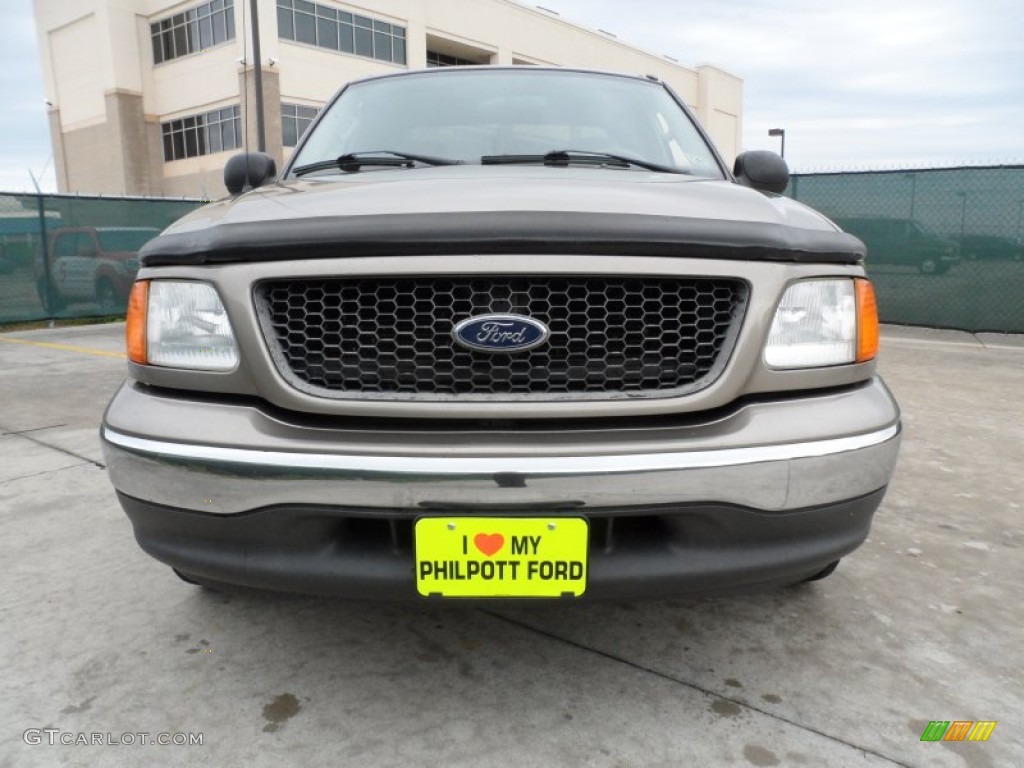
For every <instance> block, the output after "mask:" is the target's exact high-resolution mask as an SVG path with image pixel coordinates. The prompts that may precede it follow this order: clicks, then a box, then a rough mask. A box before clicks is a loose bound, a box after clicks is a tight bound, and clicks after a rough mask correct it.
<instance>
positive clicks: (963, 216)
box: [956, 192, 967, 246]
mask: <svg viewBox="0 0 1024 768" xmlns="http://www.w3.org/2000/svg"><path fill="white" fill-rule="evenodd" d="M956 196H957V197H959V198H960V243H961V246H962V245H963V241H964V225H965V224H966V222H967V193H966V192H957V193H956Z"/></svg>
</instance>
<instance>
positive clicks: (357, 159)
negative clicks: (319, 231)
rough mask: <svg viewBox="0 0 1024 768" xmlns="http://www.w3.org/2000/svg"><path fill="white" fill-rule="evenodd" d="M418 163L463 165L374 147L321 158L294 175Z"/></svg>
mask: <svg viewBox="0 0 1024 768" xmlns="http://www.w3.org/2000/svg"><path fill="white" fill-rule="evenodd" d="M416 163H422V164H423V165H462V163H463V161H462V160H450V159H449V158H447V157H431V156H430V155H414V154H412V153H411V152H392V151H391V150H390V149H374V150H369V151H366V152H349V153H348V154H345V155H342V156H341V157H337V158H335V159H333V160H319V161H317V162H315V163H307V164H306V165H300V166H299V167H298V168H292V175H294V176H303V175H305V174H307V173H313V172H315V171H327V170H341V171H345V173H355V172H356V171H359V170H361V169H362V168H363V167H364V166H368V165H378V166H384V167H394V168H413V167H415V165H416Z"/></svg>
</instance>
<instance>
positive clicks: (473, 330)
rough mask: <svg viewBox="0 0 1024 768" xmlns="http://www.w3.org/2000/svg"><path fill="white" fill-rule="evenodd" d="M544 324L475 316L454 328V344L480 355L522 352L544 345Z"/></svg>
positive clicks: (524, 319)
mask: <svg viewBox="0 0 1024 768" xmlns="http://www.w3.org/2000/svg"><path fill="white" fill-rule="evenodd" d="M549 333H550V331H549V330H548V327H547V326H546V325H544V323H542V322H540V321H539V320H534V319H533V318H532V317H523V316H522V315H478V316H476V317H471V318H469V319H467V320H463V321H462V322H461V323H459V324H458V325H456V326H455V330H454V331H452V335H453V336H454V337H455V341H456V343H457V344H460V345H461V346H463V347H466V348H467V349H475V350H478V351H480V352H522V351H524V350H527V349H533V348H534V347H537V346H540V345H541V344H543V343H544V342H545V341H547V338H548V334H549Z"/></svg>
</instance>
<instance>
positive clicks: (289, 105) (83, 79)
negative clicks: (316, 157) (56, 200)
mask: <svg viewBox="0 0 1024 768" xmlns="http://www.w3.org/2000/svg"><path fill="white" fill-rule="evenodd" d="M34 7H35V18H36V29H37V34H38V36H39V50H40V55H41V58H42V68H43V74H44V83H45V88H46V100H47V103H48V104H49V120H50V134H51V138H52V141H53V147H54V157H55V166H56V169H57V185H58V188H59V189H60V191H62V192H101V193H110V194H129V195H156V196H161V195H162V196H185V197H200V198H216V197H220V196H222V195H223V192H224V189H223V182H222V169H223V167H224V163H225V162H226V161H227V158H228V157H230V156H231V154H233V153H235V152H239V151H242V150H243V149H244V147H246V146H248V147H249V148H250V149H255V148H256V146H257V142H256V124H257V121H256V112H255V110H256V101H257V99H256V90H255V88H256V85H255V79H256V78H255V74H256V73H255V67H256V66H257V62H256V61H255V57H254V55H253V45H252V33H253V18H252V14H251V0H203V1H202V2H195V0H189V2H177V3H172V2H167V0H75V2H67V1H66V0H34ZM257 7H258V14H257V15H258V26H259V41H260V49H261V51H260V59H261V61H260V62H258V65H259V66H260V75H261V79H262V82H263V101H264V123H265V135H266V146H267V152H268V153H269V154H271V155H272V156H273V157H275V159H276V160H277V162H278V164H279V167H280V164H281V163H282V162H283V161H284V160H285V159H286V158H287V156H288V155H289V154H290V152H291V150H292V148H293V147H294V146H295V144H296V142H297V140H298V138H299V137H300V136H301V135H302V132H303V131H304V130H305V129H306V127H308V125H309V123H310V122H311V121H312V119H313V118H314V117H315V116H316V113H317V111H318V110H319V108H320V107H322V106H323V105H324V104H325V103H326V102H327V101H328V100H329V99H330V98H331V96H332V95H333V94H334V93H335V91H337V89H338V88H339V87H340V86H341V85H342V84H344V83H345V82H347V81H349V80H353V79H356V78H360V77H366V76H369V75H375V74H381V73H387V72H399V71H402V70H406V69H418V68H423V67H430V66H452V65H475V64H498V65H518V64H522V65H530V64H534V65H537V64H540V65H556V66H577V67H586V68H594V69H605V70H613V71H622V72H634V73H638V74H650V75H655V76H657V77H659V78H661V79H663V80H664V81H665V82H667V83H668V84H669V85H670V86H672V88H673V89H674V90H675V91H676V92H677V93H678V94H679V95H680V97H681V98H683V99H684V100H685V101H686V102H687V104H689V106H690V107H691V108H692V109H693V110H694V112H695V113H696V115H697V117H698V118H699V119H700V120H701V121H702V123H703V124H704V125H705V127H706V128H707V129H708V130H709V132H710V133H711V136H712V138H713V139H714V140H715V143H716V144H717V145H718V148H719V149H720V150H721V151H722V153H723V154H724V155H725V157H726V159H727V160H728V161H730V162H731V161H732V158H733V157H734V156H735V154H736V153H737V152H738V151H739V146H740V131H741V120H742V99H743V84H742V81H741V80H740V79H739V78H737V77H734V76H733V75H730V74H729V73H727V72H723V71H722V70H720V69H717V68H715V67H711V66H701V67H697V68H695V69H690V68H687V67H683V66H681V65H679V64H678V63H676V62H675V61H674V60H672V59H670V58H669V57H667V56H658V55H654V54H651V53H647V52H645V51H642V50H640V49H638V48H635V47H633V46H630V45H628V44H626V43H624V42H622V41H620V40H618V39H617V38H615V37H614V36H612V35H610V34H608V33H606V32H602V31H600V30H591V29H587V28H584V27H581V26H579V25H576V24H573V23H570V22H567V21H566V20H564V19H562V18H561V17H560V16H558V15H557V14H555V13H553V12H550V11H547V10H544V9H541V8H537V7H528V6H525V5H522V4H520V3H518V2H513V0H362V3H361V4H360V5H354V4H350V3H347V2H335V0H317V1H316V2H308V1H307V0H257Z"/></svg>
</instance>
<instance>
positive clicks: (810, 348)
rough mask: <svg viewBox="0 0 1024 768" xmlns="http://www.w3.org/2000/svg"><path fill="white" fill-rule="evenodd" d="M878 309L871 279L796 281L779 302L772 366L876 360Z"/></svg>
mask: <svg viewBox="0 0 1024 768" xmlns="http://www.w3.org/2000/svg"><path fill="white" fill-rule="evenodd" d="M877 349H878V313H877V310H876V307H875V294H874V290H873V289H872V287H871V283H870V282H869V281H868V280H862V279H857V280H852V279H848V278H839V279H829V280H804V281H802V282H799V283H794V284H793V285H791V286H790V287H789V288H788V289H787V290H786V293H785V295H783V297H782V301H781V302H779V306H778V309H777V310H776V311H775V318H774V320H773V321H772V327H771V331H770V332H769V334H768V343H767V344H765V348H764V361H765V363H766V364H767V365H768V366H769V367H771V368H783V369H786V368H821V367H824V366H829V365H847V364H850V363H859V362H865V361H867V360H870V359H872V358H873V357H874V356H875V354H876V353H877Z"/></svg>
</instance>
